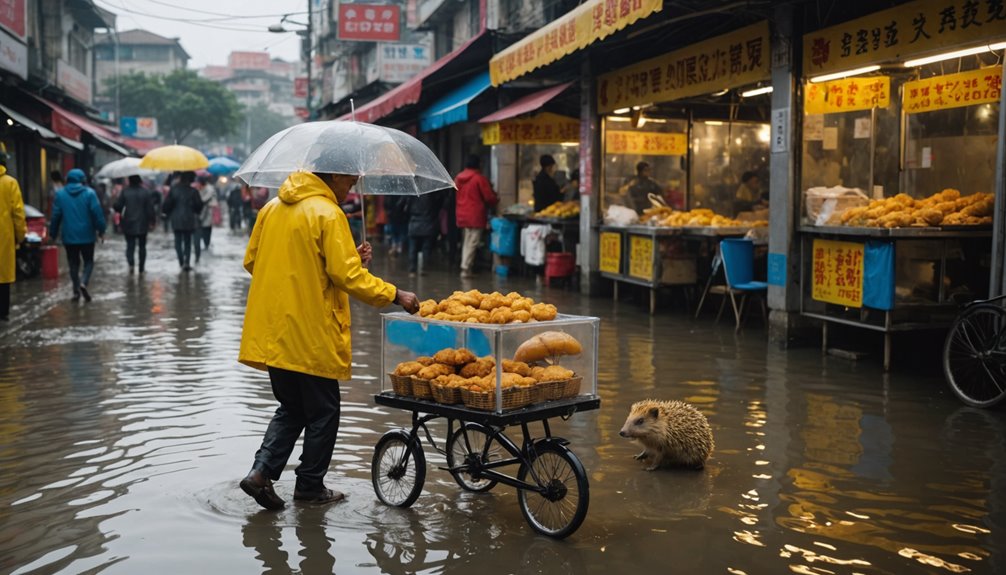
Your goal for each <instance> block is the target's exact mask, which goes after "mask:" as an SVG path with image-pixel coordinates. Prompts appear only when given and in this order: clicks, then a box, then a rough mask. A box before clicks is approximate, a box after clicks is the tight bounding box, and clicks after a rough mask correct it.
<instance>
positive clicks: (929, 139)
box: [902, 103, 999, 198]
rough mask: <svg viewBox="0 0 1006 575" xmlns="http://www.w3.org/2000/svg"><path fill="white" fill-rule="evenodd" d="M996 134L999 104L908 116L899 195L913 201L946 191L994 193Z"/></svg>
mask: <svg viewBox="0 0 1006 575" xmlns="http://www.w3.org/2000/svg"><path fill="white" fill-rule="evenodd" d="M998 131H999V104H998V103H991V104H980V105H977V106H966V107H962V108H951V109H949V110H937V111H934V112H925V113H922V114H909V115H908V116H907V138H906V140H905V171H904V174H903V186H902V190H903V191H904V192H905V193H907V194H908V195H910V196H912V197H915V198H924V197H927V196H931V195H933V194H935V193H936V192H939V191H941V190H943V189H945V188H955V189H958V190H960V192H961V194H962V195H970V194H973V193H975V192H985V193H992V192H994V191H995V189H994V188H995V173H996V166H995V158H996V140H997V139H998V138H997V133H998Z"/></svg>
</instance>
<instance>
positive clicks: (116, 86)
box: [112, 19, 122, 124]
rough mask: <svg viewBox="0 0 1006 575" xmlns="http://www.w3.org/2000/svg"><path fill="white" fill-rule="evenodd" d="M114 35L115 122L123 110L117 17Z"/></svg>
mask: <svg viewBox="0 0 1006 575" xmlns="http://www.w3.org/2000/svg"><path fill="white" fill-rule="evenodd" d="M112 32H113V34H112V37H113V38H114V39H115V123H116V124H118V123H119V122H120V118H121V117H122V115H121V114H122V110H120V109H119V81H120V78H119V22H118V19H116V22H115V24H114V25H113V27H112Z"/></svg>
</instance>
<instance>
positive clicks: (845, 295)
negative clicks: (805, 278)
mask: <svg viewBox="0 0 1006 575" xmlns="http://www.w3.org/2000/svg"><path fill="white" fill-rule="evenodd" d="M864 250H865V245H864V244H857V243H853V242H836V241H831V240H814V255H813V258H812V262H813V263H812V265H813V270H812V274H811V297H812V298H814V299H815V300H817V301H823V302H827V303H833V304H836V305H844V306H849V307H863V252H864Z"/></svg>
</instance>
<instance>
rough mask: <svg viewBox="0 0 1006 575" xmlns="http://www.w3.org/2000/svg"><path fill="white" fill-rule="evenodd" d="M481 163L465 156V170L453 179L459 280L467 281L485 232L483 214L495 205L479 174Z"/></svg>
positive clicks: (486, 182) (490, 188)
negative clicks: (459, 265) (465, 279)
mask: <svg viewBox="0 0 1006 575" xmlns="http://www.w3.org/2000/svg"><path fill="white" fill-rule="evenodd" d="M481 164H482V162H481V159H480V158H479V157H478V156H476V155H471V156H468V161H467V162H465V169H464V171H462V172H461V173H460V174H458V176H457V177H456V178H454V185H455V186H456V187H457V190H458V191H457V210H456V214H457V223H458V228H460V229H461V231H462V234H463V238H462V243H461V277H463V278H470V277H472V276H473V275H474V274H473V273H472V266H473V265H474V263H475V253H476V251H477V250H478V247H479V243H480V242H481V241H482V233H483V232H484V231H485V229H486V221H487V220H486V210H488V209H490V208H492V207H493V206H495V205H496V204H497V203H499V198H498V197H497V196H496V194H495V193H493V189H492V186H491V185H490V184H489V180H488V179H487V178H486V177H485V176H484V175H482V171H481V170H480V166H481Z"/></svg>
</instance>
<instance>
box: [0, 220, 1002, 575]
mask: <svg viewBox="0 0 1006 575" xmlns="http://www.w3.org/2000/svg"><path fill="white" fill-rule="evenodd" d="M152 246H153V247H152V248H151V265H150V269H149V271H148V274H147V275H146V276H145V277H143V278H139V277H137V276H126V275H116V274H115V273H114V271H113V270H114V269H115V268H114V267H113V264H112V262H111V261H110V260H109V259H108V258H110V257H112V258H116V263H117V264H121V262H118V259H117V258H120V257H121V254H120V253H119V248H118V247H117V246H116V247H114V248H113V249H114V255H112V254H111V251H112V250H106V251H104V252H102V253H101V254H100V255H99V257H102V258H106V259H104V260H102V261H99V265H103V266H105V267H101V268H99V269H103V270H108V271H107V273H103V274H101V276H99V277H98V278H96V280H95V281H96V283H95V286H94V287H95V290H94V291H96V292H97V293H99V294H100V297H98V298H96V301H95V302H94V303H93V304H91V305H90V306H73V305H71V304H69V303H68V302H65V301H63V302H59V303H58V304H57V305H56V306H55V307H52V308H51V309H47V310H44V311H40V312H39V313H38V315H37V317H35V318H34V319H32V320H30V321H27V323H26V324H25V325H24V326H23V327H21V328H19V329H17V330H15V331H13V332H7V333H6V335H4V336H2V339H0V357H2V358H3V363H0V551H2V552H0V572H2V573H9V572H16V573H30V572H40V573H49V572H60V571H62V572H68V573H78V572H103V573H127V574H133V573H144V572H149V573H160V572H164V571H166V570H168V569H171V570H172V571H180V572H191V573H201V572H213V573H255V572H264V573H331V572H341V573H368V572H370V573H374V572H389V573H403V572H410V573H411V572H415V573H448V574H453V573H466V574H467V573H470V572H472V571H476V572H478V573H479V575H490V574H495V573H610V572H613V571H614V572H622V571H646V572H655V573H664V572H668V571H674V572H682V573H724V572H726V573H732V574H735V575H739V574H745V575H748V574H749V575H756V574H760V573H785V572H793V573H814V574H823V573H842V574H852V573H908V572H918V573H947V572H964V571H968V570H969V571H970V572H973V573H998V572H1004V571H1006V565H1004V558H1003V548H1004V544H1003V541H1006V537H1003V531H1004V528H1006V525H1004V523H1006V513H1004V511H1003V510H1004V505H1003V499H1004V497H1006V453H1004V449H1006V433H1004V427H1006V424H1004V421H1003V419H1002V413H1001V412H999V411H993V412H987V411H977V410H970V409H966V408H961V407H960V405H959V404H958V403H956V401H955V400H953V399H952V398H951V397H949V394H947V393H946V392H945V391H944V389H943V384H942V382H941V381H940V380H939V378H938V376H934V377H933V378H931V379H925V378H918V377H904V376H899V375H898V374H892V375H891V376H889V377H885V376H883V375H882V374H881V373H880V370H879V369H877V368H876V366H871V365H870V364H859V365H854V364H848V363H845V362H837V361H835V360H831V359H829V360H822V358H821V356H820V354H819V353H818V352H817V350H812V349H808V350H800V349H795V350H789V351H788V352H780V351H777V350H775V349H773V348H770V347H768V346H767V344H766V342H765V341H764V336H763V334H762V333H761V332H759V331H758V330H757V329H752V330H748V331H746V332H744V333H741V334H740V335H735V334H734V333H733V330H732V328H731V327H730V326H729V325H727V324H726V323H724V324H722V325H721V326H713V325H712V324H711V323H710V321H709V320H708V319H703V320H700V321H695V322H693V321H691V320H690V319H688V318H686V317H685V316H684V315H679V314H678V313H677V312H674V313H668V312H666V311H662V312H661V314H659V315H657V316H656V317H650V316H649V315H648V314H647V313H646V311H645V310H644V309H643V308H641V307H640V308H637V307H635V306H634V305H633V304H631V303H628V302H619V303H618V304H616V305H612V304H611V302H610V301H609V300H607V299H594V300H592V299H590V298H587V297H585V296H581V295H579V294H572V293H569V292H566V291H563V290H557V289H551V290H549V289H545V288H542V287H540V286H538V285H536V284H534V283H533V282H528V281H527V280H524V279H521V278H509V279H508V280H506V283H505V284H503V283H500V284H498V287H500V288H502V289H503V291H509V290H510V289H518V290H520V291H523V292H527V293H528V294H529V295H532V296H534V297H536V298H539V299H541V298H544V299H547V300H550V301H553V302H555V303H557V304H558V305H559V307H560V308H562V309H563V310H565V311H570V312H573V313H592V314H596V315H600V316H601V317H602V320H603V321H602V324H601V346H600V348H599V350H598V352H599V368H600V372H599V388H600V392H601V395H602V397H603V402H604V403H603V409H602V410H600V411H598V412H591V413H585V414H577V416H576V417H574V418H572V419H571V420H570V421H567V422H555V423H554V426H553V431H554V432H555V433H556V434H558V435H562V436H564V437H566V438H568V439H569V440H570V441H571V444H570V447H571V448H572V449H573V450H574V452H575V453H577V455H578V456H579V457H580V458H581V460H582V461H583V463H584V465H585V467H586V469H587V471H588V474H589V477H590V489H591V504H590V512H589V514H588V516H587V520H586V521H585V523H584V525H583V527H582V528H581V529H580V531H578V532H577V533H576V535H575V536H574V537H572V538H570V539H569V540H567V541H563V542H555V541H551V540H548V539H545V538H542V537H539V536H536V535H535V534H534V533H533V532H532V531H531V530H530V528H529V527H528V526H527V524H526V523H525V521H524V519H523V517H522V516H521V513H520V511H519V509H518V506H517V501H516V497H515V493H514V491H513V489H511V488H507V487H504V486H499V487H497V488H495V489H494V490H493V491H491V492H490V493H488V494H482V495H475V494H468V493H463V492H461V491H460V490H459V488H458V487H457V486H456V485H455V484H454V482H453V480H452V479H451V477H450V476H449V475H448V474H447V473H446V472H444V471H442V470H440V469H438V467H439V466H442V465H444V460H443V457H442V456H440V455H438V454H436V453H435V452H433V451H432V450H431V449H429V448H427V449H426V456H427V460H428V469H427V482H426V485H425V487H424V491H423V494H422V496H421V497H420V498H419V500H418V501H417V502H416V504H415V505H414V506H413V507H412V508H411V509H407V510H402V509H394V508H388V507H385V506H383V505H381V504H380V503H378V502H376V499H375V497H374V495H373V489H372V487H371V485H370V458H371V456H372V453H373V446H374V444H375V443H376V442H377V439H378V437H379V436H380V434H381V433H383V432H384V431H386V430H388V429H391V428H394V427H400V426H403V425H406V424H407V423H408V419H409V418H408V415H407V414H404V413H400V412H397V411H394V410H389V409H385V408H378V407H376V406H375V405H374V404H373V402H372V400H371V398H370V396H371V394H373V393H375V392H376V391H378V390H379V389H380V380H379V379H378V378H379V377H380V374H379V373H378V369H377V367H378V366H377V364H378V363H379V362H378V361H377V359H376V358H378V357H379V353H380V348H379V342H378V341H376V335H375V334H378V333H379V332H380V326H379V324H378V321H377V315H376V314H375V312H374V311H373V310H371V309H369V308H366V307H364V306H357V305H354V308H353V312H354V328H355V333H354V344H355V348H354V357H353V360H354V363H355V364H356V368H355V369H356V373H357V375H358V377H356V378H355V379H354V380H352V381H348V382H344V383H343V385H342V392H343V404H342V405H343V423H342V426H341V429H340V437H339V441H338V443H337V445H336V452H335V456H334V463H333V467H332V470H331V473H330V475H329V480H330V482H331V483H332V485H333V487H336V488H338V489H340V490H342V491H345V492H346V493H347V494H348V495H349V499H348V500H347V501H346V502H345V503H342V504H339V505H336V506H333V507H330V508H317V507H311V506H300V505H291V506H290V507H289V508H288V509H287V510H285V511H284V512H282V513H279V514H272V513H264V512H259V510H258V509H257V508H256V507H255V505H254V503H252V502H250V501H249V500H247V498H246V497H244V496H243V495H242V494H241V493H240V492H239V491H238V490H237V489H235V485H236V481H237V480H238V479H239V478H240V477H241V476H242V475H243V474H244V472H246V471H247V468H248V465H249V464H250V461H251V457H252V454H253V453H254V451H255V448H256V447H257V446H258V442H259V441H260V439H261V434H262V432H263V431H264V428H265V425H266V424H267V423H268V420H269V417H270V415H271V413H272V411H273V409H274V408H275V400H274V399H273V398H272V394H271V392H270V390H269V385H268V380H267V378H266V377H265V376H263V375H262V374H261V373H259V372H255V371H253V370H249V369H246V368H244V367H241V366H239V365H238V364H237V363H236V362H235V361H234V358H235V357H236V354H237V345H238V340H239V337H240V331H241V323H242V316H243V311H244V310H243V297H244V293H245V290H246V289H247V285H248V279H247V276H246V274H244V272H243V271H242V270H241V269H240V261H241V255H242V249H243V245H242V242H241V240H239V239H238V238H231V237H228V236H226V235H222V236H221V237H220V238H214V245H213V250H212V252H211V254H209V255H208V256H207V259H206V260H205V261H204V262H203V263H202V264H201V265H202V268H201V269H199V270H197V272H196V273H194V274H188V275H185V274H180V273H178V272H177V270H176V269H175V264H174V263H173V259H172V255H171V251H170V250H171V248H172V245H171V243H170V241H169V238H168V237H167V236H160V235H157V236H156V237H155V238H154V241H153V242H152ZM211 266H212V270H210V267H211ZM375 266H377V269H378V271H380V272H381V273H386V274H387V275H389V276H391V277H393V278H397V279H400V280H402V281H403V282H404V283H403V285H404V286H406V287H417V288H419V289H420V296H421V297H440V296H443V295H446V294H448V293H449V292H450V291H452V290H453V289H454V288H455V286H454V285H453V282H452V279H450V278H452V275H448V274H444V275H443V276H441V275H438V274H437V273H432V274H430V275H428V276H426V277H425V278H419V279H418V280H417V281H415V283H414V285H410V284H409V280H407V279H406V278H404V277H402V276H401V274H400V273H399V272H398V270H397V269H395V266H394V265H393V264H389V263H388V262H387V261H380V260H379V261H378V262H375ZM478 282H479V283H478V284H477V285H475V286H473V287H480V288H482V289H491V288H492V287H493V286H492V284H491V283H490V280H489V278H488V277H485V278H480V279H479V280H478ZM616 320H617V321H616ZM649 397H652V398H658V399H683V400H686V401H689V402H691V403H693V404H695V405H696V406H697V407H698V408H699V409H700V410H701V411H702V412H703V413H704V414H706V416H707V417H708V418H709V419H710V424H711V425H712V427H713V431H714V434H715V437H716V450H715V452H714V453H713V457H712V459H711V460H710V461H709V463H708V465H707V466H706V469H705V470H704V471H702V472H697V473H696V472H682V471H662V472H653V473H648V472H645V471H643V470H642V469H641V466H640V465H639V463H638V462H636V461H633V459H632V456H633V455H634V454H635V453H637V452H638V448H637V447H636V446H634V445H633V444H631V443H630V442H628V441H626V440H624V439H622V438H620V437H618V435H617V432H618V429H619V428H620V427H621V424H622V422H623V421H624V419H625V417H626V414H627V413H628V410H629V406H630V405H631V404H632V403H633V402H635V401H639V400H641V399H645V398H649ZM434 431H435V433H436V434H438V435H439V436H441V437H442V435H443V426H435V428H434ZM292 463H293V464H295V462H292ZM292 467H293V465H291V470H292ZM514 471H515V470H514ZM277 491H278V492H279V493H280V494H281V495H282V496H284V497H286V498H288V499H289V498H290V497H291V495H292V491H293V479H292V474H291V473H289V472H288V473H287V474H286V475H285V478H284V480H282V481H280V482H279V483H278V484H277Z"/></svg>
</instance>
